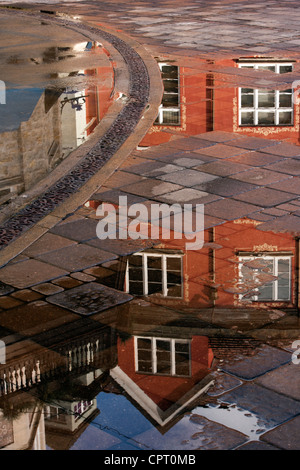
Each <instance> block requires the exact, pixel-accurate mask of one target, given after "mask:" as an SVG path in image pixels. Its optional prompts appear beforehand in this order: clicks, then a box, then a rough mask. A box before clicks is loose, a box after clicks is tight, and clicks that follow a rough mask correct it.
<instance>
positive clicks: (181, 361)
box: [175, 342, 190, 375]
mask: <svg viewBox="0 0 300 470" xmlns="http://www.w3.org/2000/svg"><path fill="white" fill-rule="evenodd" d="M175 373H176V375H189V374H190V347H189V343H181V342H176V343H175Z"/></svg>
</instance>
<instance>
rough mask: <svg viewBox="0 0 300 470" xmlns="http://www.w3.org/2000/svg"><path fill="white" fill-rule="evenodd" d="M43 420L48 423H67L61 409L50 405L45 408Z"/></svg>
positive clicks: (65, 415) (64, 412) (63, 411)
mask: <svg viewBox="0 0 300 470" xmlns="http://www.w3.org/2000/svg"><path fill="white" fill-rule="evenodd" d="M45 418H46V419H47V420H48V421H54V422H56V423H62V424H64V423H66V422H67V413H66V411H65V410H64V409H63V408H60V407H57V406H52V405H50V406H47V407H46V410H45Z"/></svg>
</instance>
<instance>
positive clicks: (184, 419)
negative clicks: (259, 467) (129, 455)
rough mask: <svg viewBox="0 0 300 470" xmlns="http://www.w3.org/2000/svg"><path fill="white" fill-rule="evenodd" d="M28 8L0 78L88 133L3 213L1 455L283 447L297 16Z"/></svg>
mask: <svg viewBox="0 0 300 470" xmlns="http://www.w3.org/2000/svg"><path fill="white" fill-rule="evenodd" d="M27 6H28V5H27ZM30 7H32V8H33V10H32V11H34V12H35V14H34V15H32V14H30V15H31V16H30V15H29V16H28V15H27V13H26V12H25V13H24V11H23V10H16V11H13V14H14V15H11V14H10V13H11V12H7V11H5V12H4V13H3V12H0V21H2V22H3V23H5V22H8V23H10V22H11V24H12V25H13V26H11V27H10V29H9V31H11V30H14V28H16V30H18V35H17V36H16V35H13V37H11V32H8V31H3V32H1V34H2V35H3V36H5V35H7V34H8V35H9V36H5V37H6V38H7V39H6V40H7V46H5V47H2V49H3V50H4V55H3V56H2V55H1V68H2V70H4V69H3V64H7V63H8V64H9V67H8V70H7V72H6V73H7V76H6V77H5V76H4V75H3V80H4V81H5V82H6V83H9V84H10V87H11V88H13V89H14V88H17V87H19V88H20V89H21V90H23V89H28V88H29V89H31V88H34V89H35V88H36V87H37V83H38V88H39V89H40V90H42V91H41V93H42V95H43V96H46V94H45V92H44V90H49V89H50V90H52V94H51V96H52V101H51V103H52V104H51V106H50V108H49V109H47V110H45V112H44V114H45V115H46V116H47V117H49V116H50V114H49V112H52V111H53V109H54V108H53V106H54V107H55V106H56V104H58V105H59V106H60V108H61V109H63V108H64V109H67V106H68V105H65V104H64V102H63V99H64V96H65V95H64V93H65V92H66V90H69V91H72V92H73V94H72V96H71V99H73V100H74V101H73V104H75V108H76V107H78V106H79V107H81V108H82V103H81V105H80V104H78V101H77V102H75V101H76V99H78V97H79V95H76V93H77V94H78V93H82V94H81V96H84V95H90V96H91V98H90V99H87V101H86V108H84V109H85V116H84V118H82V116H81V117H80V115H79V114H76V111H74V112H73V118H74V116H75V118H74V119H73V120H74V123H75V124H76V123H77V124H78V122H81V129H83V128H86V127H87V126H88V127H89V126H91V132H89V133H88V135H86V138H85V139H83V140H82V141H81V142H80V144H81V145H76V146H75V147H72V148H71V149H70V151H69V152H67V155H65V156H60V158H58V160H57V161H56V164H55V165H53V167H51V165H50V166H47V168H46V167H45V168H46V169H45V174H46V179H43V178H45V174H44V175H42V174H41V173H40V172H36V175H35V176H33V172H32V170H31V174H32V178H33V179H32V180H31V186H30V185H29V186H28V187H26V188H24V186H22V187H19V188H18V189H16V188H15V190H16V191H17V194H16V193H14V194H13V195H11V194H10V195H9V197H8V198H6V199H5V202H3V204H2V208H1V211H0V222H1V223H0V248H1V250H0V257H1V268H0V340H1V342H0V423H1V427H0V430H1V433H0V448H2V449H12V450H25V449H33V450H40V449H47V450H105V451H119V450H120V451H125V450H127V451H135V450H144V451H150V450H151V451H165V450H168V451H169V450H171V451H181V452H183V453H187V454H188V453H191V452H195V451H197V450H299V447H300V444H299V438H298V431H299V416H300V395H299V394H300V383H299V381H300V372H299V370H300V369H299V367H300V365H299V357H298V356H299V346H300V339H299V326H300V325H299V232H300V218H299V217H300V194H299V172H300V147H299V103H298V101H297V100H295V98H296V95H295V94H294V91H293V88H294V87H297V86H298V84H297V83H296V84H295V82H297V80H298V78H299V64H300V58H299V53H298V47H299V44H298V43H299V38H298V30H297V22H298V18H297V17H298V15H300V10H299V7H298V5H297V3H296V2H289V4H288V5H287V4H286V2H282V3H281V2H267V3H265V2H264V3H262V2H256V3H255V4H251V5H249V4H247V3H246V2H234V3H233V2H214V4H213V5H211V6H209V7H208V6H207V3H205V2H185V4H184V6H182V5H179V4H177V3H176V2H172V1H169V2H163V3H160V4H159V6H158V5H157V4H152V3H151V4H150V3H149V2H139V3H138V4H137V3H135V4H134V6H133V5H132V4H128V3H126V2H124V3H120V2H119V3H118V4H115V3H114V2H109V1H106V2H101V9H100V7H99V5H98V2H78V3H73V4H72V5H69V4H68V3H60V4H54V5H51V6H50V5H49V4H47V8H49V10H55V11H57V12H59V15H58V16H57V17H56V16H54V15H51V14H49V12H48V13H43V14H42V17H41V16H40V15H41V13H40V12H39V10H40V9H41V8H45V4H43V5H42V6H41V5H33V4H30ZM17 11H18V15H19V16H18V15H16V14H15V13H16V12H17ZM63 13H64V14H68V15H71V16H72V17H74V16H77V17H79V20H80V21H82V24H81V23H79V24H78V20H75V23H73V20H72V18H71V17H70V16H64V15H62V14H63ZM47 15H48V16H47ZM283 17H284V19H285V21H284V22H283V21H282V18H283ZM53 18H54V19H53ZM35 22H36V24H38V27H37V28H36V29H35V30H34V31H35V32H34V34H33V32H32V31H33V25H34V23H35ZM23 23H24V26H22V24H23ZM44 23H46V24H44ZM45 28H46V30H47V32H48V35H45V36H43V33H42V31H44V29H45ZM1 31H2V30H1ZM53 32H55V33H56V36H55V43H53ZM41 36H42V37H43V42H39V43H38V46H37V45H36V42H35V41H36V37H38V38H39V37H41ZM24 37H26V38H28V41H33V42H32V43H33V44H35V46H34V47H35V49H34V50H32V43H31V42H29V43H28V44H27V43H24V41H22V38H24ZM101 41H103V42H101ZM20 43H22V46H21V47H20ZM79 43H80V44H81V45H82V47H80V48H76V47H74V44H79ZM140 44H142V46H140ZM15 51H17V53H16V52H15ZM45 51H48V54H46V55H45ZM29 52H30V54H29ZM91 52H92V56H91V55H90V53H91ZM33 58H34V60H33ZM33 64H34V67H36V68H35V70H36V71H37V72H36V73H33V72H32V70H33V69H32V67H33ZM61 64H62V65H61ZM79 65H80V66H81V67H79ZM21 66H22V68H23V69H24V78H22V80H19V78H18V73H19V72H18V71H20V67H21ZM78 69H79V70H81V73H80V74H78V73H76V74H73V73H72V71H76V70H77V71H78ZM93 70H96V73H94V72H92V71H93ZM66 75H67V76H66ZM157 77H159V80H158V79H157ZM0 78H2V77H0ZM70 87H71V89H70ZM53 90H56V91H57V90H59V93H58V96H55V97H54V98H53ZM78 90H79V91H78ZM74 91H75V92H76V93H74ZM83 93H84V94H83ZM39 96H40V95H39ZM66 96H67V97H68V95H66ZM45 103H47V101H44V102H43V104H45ZM53 103H54V104H53ZM95 103H96V105H95ZM97 105H98V106H99V107H100V109H103V110H102V112H101V113H100V112H98V114H97V113H96V114H95V109H96V108H97ZM36 106H37V105H35V108H34V109H35V111H34V112H36V109H37V107H36ZM102 106H103V108H102ZM51 109H52V111H51ZM81 110H82V109H81ZM81 110H78V111H79V112H81ZM22 113H23V114H22ZM26 113H27V114H28V112H27V108H26V102H25V103H24V105H23V108H22V111H21V116H19V117H18V118H16V116H13V115H11V114H10V113H9V112H8V116H9V117H10V118H11V122H12V123H13V124H14V125H13V127H15V128H16V129H23V127H24V125H25V123H28V122H30V121H31V117H28V116H31V114H30V112H29V114H28V115H27V114H26ZM147 113H148V114H147ZM149 113H150V114H149ZM32 115H33V116H34V113H33V114H32ZM61 116H62V115H61ZM76 117H77V118H76ZM51 118H52V122H53V120H54V116H52V117H51ZM70 119H71V118H70V116H69V117H68V118H67V119H66V121H65V124H62V123H63V121H61V120H60V121H59V122H60V126H61V127H62V128H63V127H64V125H65V126H66V127H65V136H70V135H71V134H72V130H71V128H70V127H68V126H67V124H68V123H69V122H70ZM82 119H83V121H82ZM3 121H4V123H5V122H7V123H8V121H6V120H3ZM19 121H20V122H19ZM37 121H39V123H38V124H37V126H38V125H41V123H42V125H41V127H37V128H36V127H35V123H34V125H33V126H32V129H27V131H28V135H29V140H31V141H32V142H33V141H35V140H36V136H37V135H40V134H41V133H43V131H42V129H43V126H46V127H47V129H50V127H49V122H46V121H41V120H40V119H37ZM33 122H34V121H33ZM66 123H67V124H66ZM140 125H142V128H141V127H139V126H140ZM16 129H14V128H12V127H11V128H6V129H4V131H3V132H2V136H3V137H4V138H3V140H2V142H3V144H2V154H1V156H0V158H1V162H2V160H3V168H6V167H5V162H6V160H5V155H11V158H12V155H13V150H12V149H13V147H10V148H9V149H8V153H7V151H6V150H5V147H4V144H5V142H6V140H7V139H8V137H10V136H12V133H13V132H14V131H15V130H16ZM49 132H50V131H49ZM20 135H21V134H20ZM56 135H60V134H59V132H58V134H56ZM19 138H20V136H19ZM22 138H23V139H24V135H23V136H22ZM57 139H58V141H59V142H60V137H59V138H58V137H57ZM54 140H55V139H54ZM51 142H52V140H51ZM60 145H61V142H60ZM37 148H40V150H41V155H45V149H48V147H47V146H45V147H43V148H42V143H41V142H39V141H38V142H37ZM51 148H52V149H53V147H52V145H50V149H51ZM27 152H28V150H26V149H25V147H24V151H23V155H24V156H26V155H27ZM76 152H77V153H76ZM29 153H30V152H29ZM50 153H51V152H50ZM34 155H36V157H37V156H38V154H35V150H33V152H32V151H31V154H30V159H31V160H27V169H29V170H30V168H33V169H34V168H35V167H36V168H38V167H39V166H40V163H39V160H38V158H36V160H35V159H34ZM18 158H20V157H18ZM47 158H48V156H47ZM24 162H25V167H26V160H24ZM29 162H31V163H30V164H29ZM108 165H109V166H108ZM107 168H108V169H107ZM7 171H8V170H7ZM12 171H16V168H15V169H13V170H12ZM0 176H1V180H0V184H4V183H3V182H4V181H5V179H6V181H7V180H8V178H6V175H5V171H3V173H2V174H1V175H0ZM14 177H15V175H14ZM24 181H25V182H26V179H25V180H24ZM13 182H14V183H15V182H16V180H14V181H13ZM9 184H12V182H10V183H9ZM23 184H24V183H23ZM24 190H25V192H24ZM6 195H7V193H6V194H4V196H6ZM11 196H12V197H11ZM24 196H25V197H24ZM27 200H28V203H27V202H26V201H27ZM21 201H22V202H21ZM170 207H171V211H170ZM199 207H200V208H201V210H199V211H198V209H199ZM157 209H160V211H158V212H155V211H156V210H157ZM202 209H203V212H201V211H202ZM185 211H186V212H185ZM187 213H189V215H191V214H192V218H193V223H195V221H196V225H197V227H195V226H194V225H193V224H192V225H190V226H189V227H187V225H188V223H187V220H185V218H186V219H188V216H187ZM197 216H199V221H200V222H199V221H198V219H197ZM188 220H189V221H190V218H189V219H188ZM198 222H199V223H198ZM199 224H200V227H199ZM196 234H197V238H196V239H197V241H198V243H199V244H198V246H197V247H191V248H190V246H189V244H191V240H194V239H195V236H196ZM133 455H134V454H133Z"/></svg>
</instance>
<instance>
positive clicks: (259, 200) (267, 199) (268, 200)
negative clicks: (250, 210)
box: [235, 188, 295, 208]
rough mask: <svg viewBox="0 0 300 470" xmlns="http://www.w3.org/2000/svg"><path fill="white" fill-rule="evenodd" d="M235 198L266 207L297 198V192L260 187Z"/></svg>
mask: <svg viewBox="0 0 300 470" xmlns="http://www.w3.org/2000/svg"><path fill="white" fill-rule="evenodd" d="M235 199H238V200H239V201H245V202H249V203H250V204H255V205H257V206H261V207H263V208H266V207H274V206H278V205H279V204H283V203H285V202H290V201H292V200H293V199H295V194H291V193H285V192H283V191H278V190H276V189H271V188H258V189H253V190H251V191H247V192H246V193H243V194H239V195H236V196H235Z"/></svg>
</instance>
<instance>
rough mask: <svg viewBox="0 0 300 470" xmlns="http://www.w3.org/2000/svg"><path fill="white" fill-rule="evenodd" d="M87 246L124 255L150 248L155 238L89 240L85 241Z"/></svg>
mask: <svg viewBox="0 0 300 470" xmlns="http://www.w3.org/2000/svg"><path fill="white" fill-rule="evenodd" d="M86 245H88V246H93V247H96V248H99V249H101V250H103V251H108V252H110V253H113V254H114V255H117V256H126V255H130V254H132V253H137V252H138V251H142V250H145V249H147V248H151V247H152V246H153V245H155V240H119V239H117V240H110V239H106V240H100V239H99V238H97V239H95V240H90V241H89V242H87V243H86Z"/></svg>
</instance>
